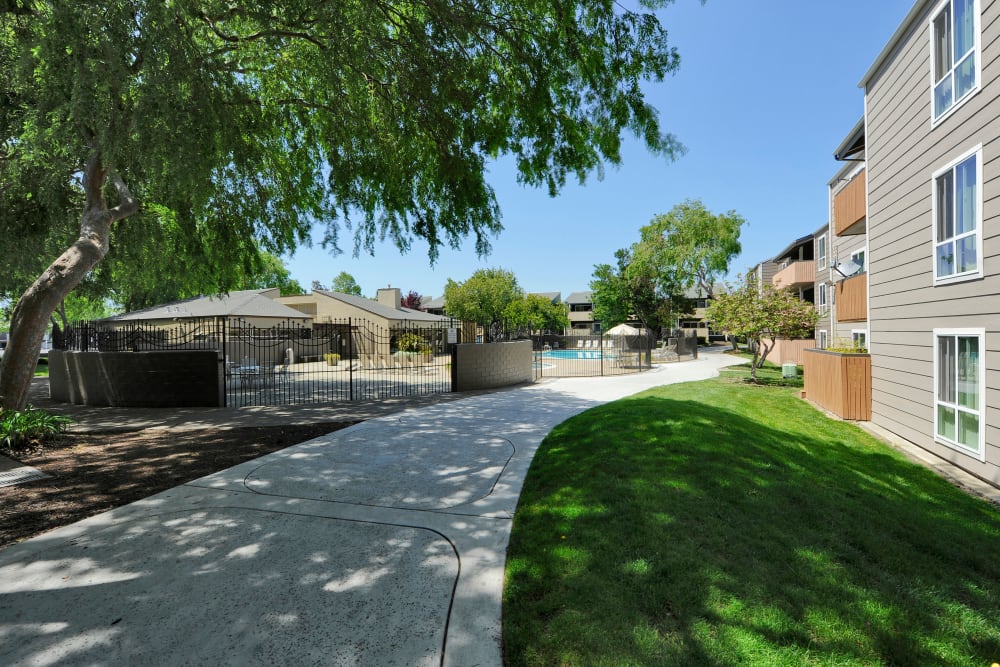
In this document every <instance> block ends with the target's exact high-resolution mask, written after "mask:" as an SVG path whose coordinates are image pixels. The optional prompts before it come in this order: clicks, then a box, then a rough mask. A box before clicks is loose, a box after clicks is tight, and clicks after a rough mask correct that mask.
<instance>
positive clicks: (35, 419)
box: [0, 407, 73, 450]
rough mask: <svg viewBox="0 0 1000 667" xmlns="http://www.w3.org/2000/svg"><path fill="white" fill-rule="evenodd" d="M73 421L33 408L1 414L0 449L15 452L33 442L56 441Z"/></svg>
mask: <svg viewBox="0 0 1000 667" xmlns="http://www.w3.org/2000/svg"><path fill="white" fill-rule="evenodd" d="M72 421H73V420H71V419H69V418H68V417H61V416H59V415H50V414H49V413H47V412H45V411H44V410H37V409H35V408H32V407H28V408H26V409H24V410H21V411H18V412H13V411H6V412H0V448H2V449H7V450H14V449H18V448H22V447H24V446H25V445H27V444H29V443H32V442H44V441H46V440H54V439H55V438H58V437H59V434H61V433H62V432H63V431H65V430H66V427H67V426H68V425H69V424H70V423H71V422H72Z"/></svg>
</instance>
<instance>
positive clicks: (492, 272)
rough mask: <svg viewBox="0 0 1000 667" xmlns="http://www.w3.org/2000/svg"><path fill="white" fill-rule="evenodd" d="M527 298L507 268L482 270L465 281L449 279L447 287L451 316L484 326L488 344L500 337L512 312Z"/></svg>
mask: <svg viewBox="0 0 1000 667" xmlns="http://www.w3.org/2000/svg"><path fill="white" fill-rule="evenodd" d="M523 298H524V290H523V289H521V286H520V284H518V282H517V277H516V276H515V275H514V274H513V273H512V272H511V271H506V270H504V269H496V268H494V269H479V270H477V271H476V272H475V273H473V274H472V275H471V276H469V278H468V279H467V280H465V281H463V282H457V281H455V280H452V279H451V278H449V279H448V282H447V283H445V286H444V300H445V303H447V304H448V315H450V316H451V317H456V318H458V319H460V320H466V321H468V322H475V323H476V324H478V325H480V326H481V327H483V334H484V336H485V338H486V342H491V341H494V340H498V339H499V338H500V336H501V335H502V334H503V333H504V332H505V330H506V329H507V321H506V319H507V314H508V309H509V308H510V307H511V304H513V303H515V302H518V301H521V300H522V299H523Z"/></svg>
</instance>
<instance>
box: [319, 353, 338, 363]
mask: <svg viewBox="0 0 1000 667" xmlns="http://www.w3.org/2000/svg"><path fill="white" fill-rule="evenodd" d="M323 358H324V359H325V360H326V365H327V366H336V365H337V362H339V361H340V355H339V354H337V353H336V352H327V353H326V354H324V355H323Z"/></svg>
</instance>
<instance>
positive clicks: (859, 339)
mask: <svg viewBox="0 0 1000 667" xmlns="http://www.w3.org/2000/svg"><path fill="white" fill-rule="evenodd" d="M851 346H852V347H853V348H854V349H855V350H867V349H868V331H867V330H866V329H851Z"/></svg>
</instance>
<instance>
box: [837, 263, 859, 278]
mask: <svg viewBox="0 0 1000 667" xmlns="http://www.w3.org/2000/svg"><path fill="white" fill-rule="evenodd" d="M833 269H834V270H835V271H836V272H837V273H839V274H840V275H842V276H844V277H845V278H850V277H851V276H853V275H854V274H855V273H857V272H858V271H860V270H861V265H860V264H857V263H856V262H854V261H848V262H844V263H843V264H837V265H835V266H834V267H833Z"/></svg>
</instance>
